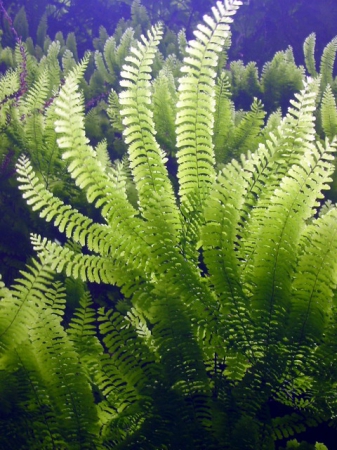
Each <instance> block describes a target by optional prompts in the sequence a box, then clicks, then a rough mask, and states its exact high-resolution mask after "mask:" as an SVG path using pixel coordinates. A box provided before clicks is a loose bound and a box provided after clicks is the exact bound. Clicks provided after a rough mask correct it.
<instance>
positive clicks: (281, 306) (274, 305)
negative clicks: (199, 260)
mask: <svg viewBox="0 0 337 450" xmlns="http://www.w3.org/2000/svg"><path fill="white" fill-rule="evenodd" d="M332 151H334V149H333V148H331V147H330V146H327V147H326V148H323V147H322V146H320V145H319V144H318V145H317V147H316V148H315V147H314V146H313V145H311V146H309V148H308V149H307V151H306V152H305V154H304V155H303V156H302V158H301V161H300V162H299V165H293V166H292V167H291V168H290V170H289V171H288V175H287V176H285V177H283V179H282V181H281V183H280V187H279V188H278V189H276V190H275V192H274V194H273V196H272V197H271V198H270V205H269V207H267V208H266V209H264V210H263V212H262V210H261V214H262V215H263V223H262V222H260V224H261V225H260V227H259V232H258V235H259V236H258V238H257V240H258V241H257V242H258V245H257V246H256V248H255V254H254V257H253V258H252V262H251V263H249V266H248V267H246V273H245V279H246V283H247V284H248V286H251V287H250V291H251V300H250V302H251V311H252V317H253V318H255V319H256V321H257V322H256V323H261V327H260V326H256V338H257V339H258V341H259V342H261V343H262V342H264V346H265V348H266V350H268V347H269V345H270V344H271V343H272V342H276V341H277V340H279V339H280V336H283V335H284V334H285V329H284V325H283V323H284V320H285V317H286V313H287V311H288V310H289V307H290V304H291V294H290V291H291V279H292V277H293V276H294V267H295V263H296V258H297V248H298V245H299V240H300V236H301V233H302V231H303V228H304V225H305V221H306V220H307V219H308V218H310V217H311V216H312V215H313V214H314V213H315V207H317V206H318V205H319V203H318V202H317V198H321V197H323V195H322V193H321V191H322V190H323V189H327V188H328V185H327V183H328V182H329V181H331V178H330V177H331V175H332V173H333V165H332V164H331V162H330V161H331V160H332V155H331V152H332ZM290 194H291V195H290ZM257 210H259V205H258V206H257ZM253 220H254V219H253ZM272 222H273V225H271V223H272ZM265 273H269V274H271V275H270V278H269V279H268V280H266V278H265ZM262 274H263V275H262ZM260 339H261V340H260ZM275 340H276V341H275Z"/></svg>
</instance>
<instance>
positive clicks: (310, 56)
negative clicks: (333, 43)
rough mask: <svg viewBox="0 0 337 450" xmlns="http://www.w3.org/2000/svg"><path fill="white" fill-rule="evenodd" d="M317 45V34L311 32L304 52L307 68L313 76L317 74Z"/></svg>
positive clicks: (305, 42)
mask: <svg viewBox="0 0 337 450" xmlns="http://www.w3.org/2000/svg"><path fill="white" fill-rule="evenodd" d="M315 45H316V34H315V33H311V34H309V36H308V37H307V38H306V39H305V41H304V44H303V53H304V59H305V66H306V69H307V71H308V72H309V74H310V75H311V76H312V77H316V76H317V71H316V61H315Z"/></svg>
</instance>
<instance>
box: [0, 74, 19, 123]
mask: <svg viewBox="0 0 337 450" xmlns="http://www.w3.org/2000/svg"><path fill="white" fill-rule="evenodd" d="M19 88H20V77H19V72H17V71H14V70H7V71H6V73H5V75H3V76H2V77H0V102H1V108H0V126H1V127H3V126H6V124H7V121H8V113H9V111H10V108H11V105H12V104H13V102H14V101H15V100H14V99H11V97H12V96H13V95H14V94H15V93H16V92H18V90H19Z"/></svg>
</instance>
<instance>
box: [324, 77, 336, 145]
mask: <svg viewBox="0 0 337 450" xmlns="http://www.w3.org/2000/svg"><path fill="white" fill-rule="evenodd" d="M321 116H322V126H323V130H324V133H325V135H326V136H327V137H328V138H329V139H333V138H334V137H335V136H336V135H337V109H336V101H335V97H334V95H333V93H332V90H331V87H330V85H329V84H328V85H327V87H326V89H325V91H324V94H323V99H322V104H321Z"/></svg>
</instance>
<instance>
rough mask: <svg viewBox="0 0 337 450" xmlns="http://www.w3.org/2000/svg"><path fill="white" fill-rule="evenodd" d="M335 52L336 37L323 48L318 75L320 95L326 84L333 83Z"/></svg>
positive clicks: (336, 47)
mask: <svg viewBox="0 0 337 450" xmlns="http://www.w3.org/2000/svg"><path fill="white" fill-rule="evenodd" d="M336 52H337V37H335V38H333V39H332V40H331V41H330V42H329V43H328V45H326V47H325V48H324V50H323V54H322V58H321V63H320V76H321V95H323V92H324V91H325V88H326V87H327V85H328V84H330V86H331V85H332V83H333V76H332V73H333V67H334V63H335V58H336Z"/></svg>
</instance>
